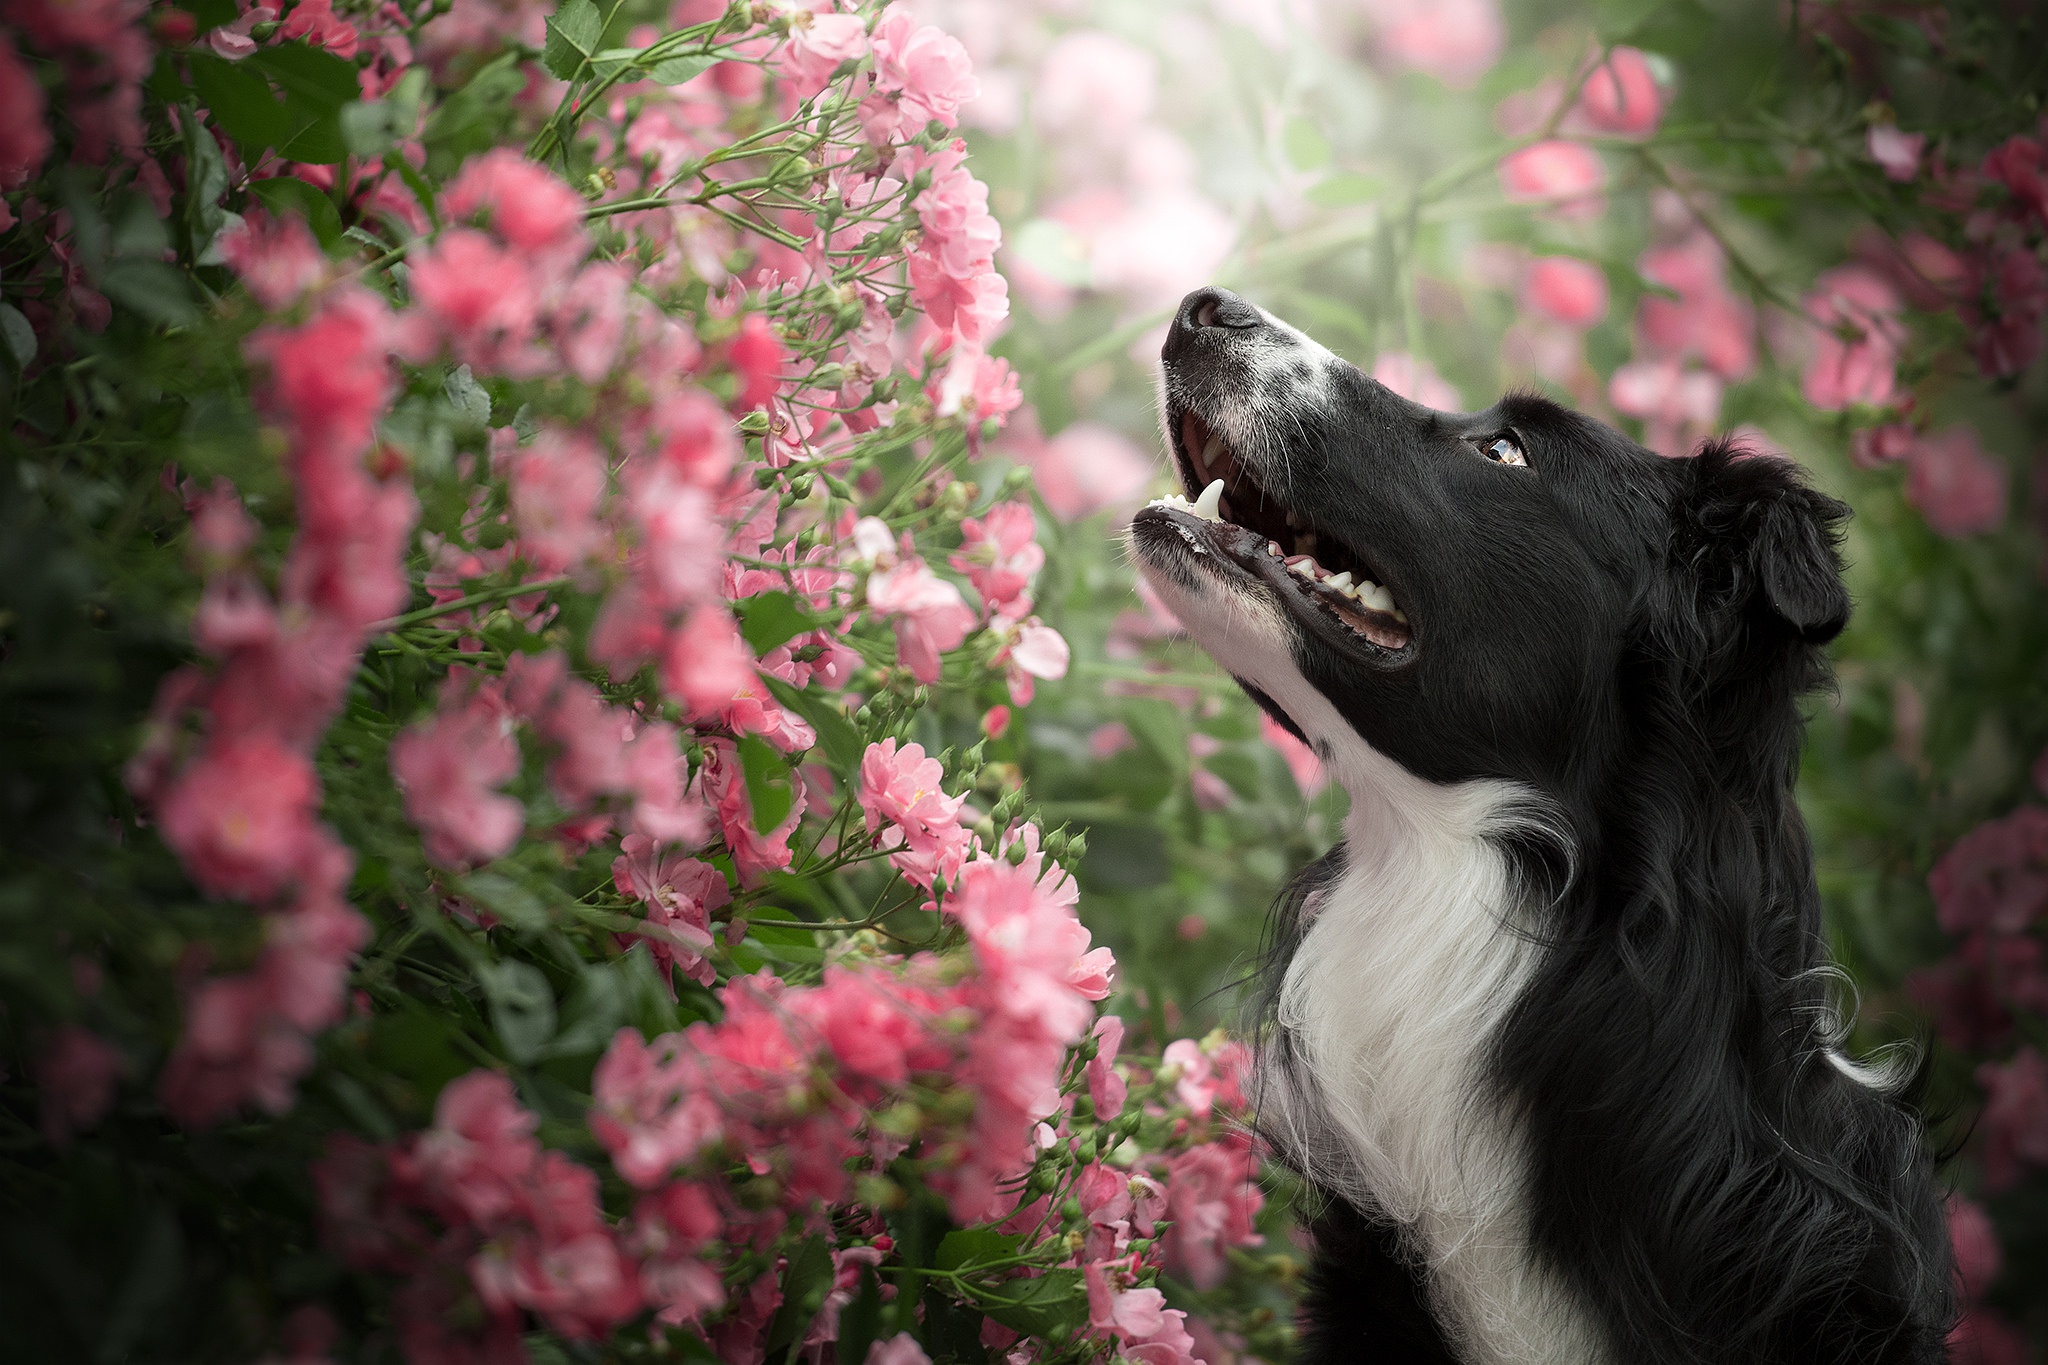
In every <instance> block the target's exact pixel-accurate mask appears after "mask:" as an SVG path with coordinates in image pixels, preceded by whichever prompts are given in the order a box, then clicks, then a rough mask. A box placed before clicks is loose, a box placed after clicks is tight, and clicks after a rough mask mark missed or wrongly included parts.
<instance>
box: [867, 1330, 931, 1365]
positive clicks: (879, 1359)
mask: <svg viewBox="0 0 2048 1365" xmlns="http://www.w3.org/2000/svg"><path fill="white" fill-rule="evenodd" d="M865 1365H932V1358H931V1357H930V1356H928V1355H926V1354H925V1353H924V1348H923V1347H922V1346H919V1345H918V1344H917V1338H915V1337H913V1336H911V1335H910V1333H908V1332H898V1333H897V1334H896V1335H895V1336H893V1337H890V1338H889V1339H888V1340H887V1341H878V1342H876V1343H874V1345H872V1346H870V1347H868V1358H867V1361H866V1362H865Z"/></svg>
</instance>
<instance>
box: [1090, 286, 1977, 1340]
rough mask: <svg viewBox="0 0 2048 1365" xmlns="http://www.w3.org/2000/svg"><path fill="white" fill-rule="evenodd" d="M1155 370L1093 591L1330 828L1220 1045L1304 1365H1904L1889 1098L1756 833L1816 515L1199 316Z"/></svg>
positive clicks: (1549, 418)
mask: <svg viewBox="0 0 2048 1365" xmlns="http://www.w3.org/2000/svg"><path fill="white" fill-rule="evenodd" d="M1163 362H1164V364H1163V370H1164V377H1163V385H1162V401H1161V409H1162V416H1163V418H1164V425H1165V431H1166V439H1167V442H1168V445H1169V447H1170V449H1171V451H1172V455H1173V459H1174V462H1175V465H1176V467H1177V469H1178V472H1179V475H1180V478H1181V481H1182V484H1183V486H1184V487H1185V489H1186V496H1185V497H1180V496H1174V497H1169V498H1164V499H1160V500H1157V501H1155V502H1154V503H1152V504H1151V505H1149V506H1147V507H1146V508H1144V509H1143V510H1141V511H1140V512H1139V513H1138V514H1137V515H1136V516H1135V517H1134V518H1133V519H1132V522H1131V526H1130V529H1129V532H1128V535H1129V542H1130V549H1131V553H1132V556H1133V559H1134V561H1135V563H1136V565H1137V566H1138V569H1139V571H1140V572H1141V573H1142V574H1143V575H1144V576H1145V578H1146V579H1147V580H1148V581H1149V582H1150V584H1151V585H1152V586H1153V588H1154V589H1155V590H1156V591H1157V593H1158V595H1159V596H1160V597H1161V598H1162V599H1163V600H1164V601H1165V603H1166V604H1167V605H1168V606H1169V607H1170V608H1171V609H1172V610H1173V612H1174V613H1175V614H1176V615H1177V616H1178V617H1179V618H1180V620H1181V621H1182V623H1183V624H1184V625H1185V626H1186V627H1187V629H1188V630H1189V631H1190V632H1191V633H1192V635H1193V637H1194V638H1195V640H1196V641H1197V642H1199V643H1200V644H1201V645H1202V646H1203V647H1204V648H1205V649H1206V650H1207V651H1208V652H1209V653H1210V654H1212V655H1213V656H1214V657H1215V658H1216V660H1217V661H1218V663H1220V664H1221V665H1222V666H1223V667H1224V668H1225V669H1227V670H1229V672H1230V673H1231V674H1233V675H1234V676H1235V677H1236V679H1237V680H1238V682H1239V684H1240V685H1241V686H1242V687H1243V688H1244V691H1245V692H1246V694H1247V695H1248V696H1249V697H1250V698H1251V699H1252V700H1253V701H1254V702H1256V703H1257V704H1258V705H1259V706H1260V707H1261V708H1263V709H1264V710H1265V711H1266V712H1267V713H1268V714H1270V715H1271V716H1272V717H1273V718H1274V720H1276V721H1277V722H1278V723H1279V724H1280V725H1282V726H1284V727H1285V728H1286V729H1288V730H1289V731H1291V732H1292V733H1293V734H1294V735H1296V736H1297V737H1298V738H1300V739H1301V740H1303V741H1304V742H1306V743H1307V744H1308V745H1310V746H1311V747H1312V748H1313V749H1314V750H1315V752H1316V753H1317V754H1318V755H1319V756H1320V757H1321V759H1322V761H1323V763H1324V765H1325V768H1326V770H1327V771H1328V772H1329V773H1331V775H1332V776H1333V778H1334V779H1335V780H1336V781H1337V782H1339V783H1341V784H1342V785H1343V786H1344V788H1345V789H1346V790H1347V791H1348V792H1349V794H1350V798H1351V808H1350V813H1349V815H1348V816H1347V818H1346V822H1345V837H1344V839H1343V841H1342V842H1341V843H1340V844H1338V845H1337V847H1336V848H1334V849H1333V850H1332V851H1331V852H1330V853H1329V854H1328V855H1327V856H1326V857H1324V858H1322V859H1321V860H1320V861H1318V862H1317V863H1315V864H1312V865H1311V866H1309V867H1308V868H1306V869H1305V870H1303V871H1302V872H1301V873H1300V874H1299V875H1298V876H1297V877H1296V878H1295V879H1294V881H1293V882H1292V883H1291V885H1290V887H1289V889H1288V891H1287V892H1286V893H1285V894H1284V895H1283V896H1282V898H1281V901H1280V903H1279V905H1278V907H1277V909H1276V912H1275V919H1274V924H1273V926H1272V933H1273V939H1274V947H1273V949H1272V951H1271V953H1270V955H1269V956H1270V963H1269V965H1268V966H1267V967H1266V968H1265V971H1264V976H1263V980H1264V982H1265V983H1266V990H1265V991H1264V993H1263V1002H1264V1003H1263V1008H1262V1012H1261V1018H1262V1020H1263V1022H1262V1024H1261V1026H1260V1028H1259V1030H1258V1036H1259V1063H1258V1067H1257V1074H1256V1079H1255V1090H1256V1095H1255V1103H1256V1122H1257V1124H1258V1127H1259V1129H1260V1131H1261V1132H1262V1134H1263V1135H1264V1136H1265V1137H1266V1138H1267V1139H1268V1141H1269V1142H1270V1144H1271V1145H1272V1147H1273V1148H1274V1150H1275V1152H1276V1153H1277V1154H1278V1155H1279V1157H1280V1158H1281V1159H1282V1160H1283V1161H1285V1162H1286V1163H1287V1164H1288V1165H1290V1166H1291V1167H1293V1168H1294V1169H1295V1170H1297V1171H1298V1172H1299V1173H1300V1174H1301V1175H1302V1176H1303V1177H1304V1179H1305V1180H1306V1181H1307V1182H1308V1184H1309V1186H1310V1188H1311V1189H1312V1191H1314V1192H1315V1194H1316V1195H1317V1196H1318V1197H1319V1199H1320V1202H1321V1204H1322V1211H1321V1212H1320V1214H1318V1215H1317V1216H1315V1217H1314V1219H1313V1221H1312V1225H1311V1231H1312V1236H1313V1242H1314V1247H1315V1253H1314V1260H1313V1263H1312V1265H1311V1267H1310V1270H1309V1274H1308V1277H1307V1283H1306V1287H1305V1293H1304V1296H1303V1302H1302V1306H1301V1318H1300V1331H1301V1335H1300V1340H1301V1347H1300V1358H1301V1359H1302V1360H1303V1361H1305V1362H1309V1365H1324V1363H1325V1362H1328V1363H1330V1365H1334V1363H1335V1362H1367V1363H1374V1362H1384V1363H1385V1365H1410V1363H1411V1362H1433V1363H1438V1365H1441V1363H1442V1362H1452V1361H1456V1362H1463V1363H1464V1365H1505V1362H1545V1363H1546V1365H1550V1363H1554V1365H1567V1363H1569V1365H1647V1363H1650V1362H1655V1363H1657V1365H1663V1363H1664V1362H1679V1363H1685V1365H1691V1363H1692V1362H1701V1363H1705V1362H1715V1365H1722V1363H1732V1362H1745V1363H1747V1362H1786V1365H1790V1363H1791V1362H1799V1365H1822V1363H1829V1362H1843V1363H1844V1365H1847V1363H1848V1362H1855V1363H1856V1365H1872V1363H1873V1362H1886V1363H1889V1362H1915V1363H1916V1365H1917V1363H1919V1362H1935V1361H1939V1360H1941V1359H1942V1358H1943V1341H1944V1337H1945V1335H1946V1333H1947V1330H1948V1328H1949V1326H1950V1324H1951V1322H1952V1320H1953V1317H1954V1314H1955V1307H1954V1302H1953V1290H1952V1287H1951V1281H1952V1264H1951V1262H1952V1253H1951V1250H1950V1247H1949V1243H1948V1236H1947V1232H1946V1223H1945V1218H1944V1213H1943V1206H1942V1199H1941V1194H1940V1191H1939V1190H1938V1189H1937V1185H1936V1178H1935V1172H1934V1168H1933V1167H1934V1163H1933V1161H1932V1159H1931V1158H1930V1157H1929V1155H1927V1153H1926V1151H1925V1144H1924V1141H1923V1133H1922V1127H1921V1122H1920V1119H1919V1117H1918V1114H1917V1111H1916V1108H1915V1103H1914V1099H1913V1097H1912V1095H1911V1094H1910V1093H1908V1092H1909V1091H1911V1090H1912V1089H1913V1088H1914V1085H1915V1082H1914V1081H1913V1079H1912V1077H1911V1076H1902V1075H1901V1074H1899V1073H1900V1072H1901V1071H1905V1072H1916V1071H1917V1068H1916V1067H1915V1066H1914V1065H1913V1064H1912V1060H1911V1058H1907V1059H1905V1061H1906V1064H1905V1065H1904V1066H1903V1067H1900V1066H1897V1065H1892V1066H1887V1065H1883V1064H1880V1063H1877V1062H1866V1063H1859V1062H1855V1061H1852V1060H1850V1059H1849V1058H1848V1056H1847V1055H1846V1054H1845V1052H1844V1051H1843V1048H1842V1043H1843V1036H1844V1032H1845V1029H1844V1026H1843V1024H1842V1022H1841V1018H1842V1011H1841V1008H1840V1006H1839V1004H1838V1000H1837V997H1838V993H1839V990H1840V988H1841V985H1842V982H1843V978H1842V974H1841V973H1840V971H1839V969H1837V968H1835V967H1834V966H1833V965H1832V964H1831V963H1830V960H1829V957H1828V953H1827V949H1826V946H1825V944H1824V942H1823V938H1822V929H1821V922H1820V900H1819V893H1818V890H1817V888H1816V884H1815V879H1814V871H1813V855H1812V849H1811V845H1810V843H1809V841H1808V838H1807V836H1806V832H1805V828H1804V825H1803V824H1802V822H1801V819H1800V816H1799V811H1798V808H1797V806H1796V805H1795V804H1794V800H1793V784H1794V779H1795V776H1796V773H1797V770H1798V762H1799V748H1800V742H1801V738H1802V734H1803V726H1804V722H1803V718H1802V716H1801V713H1800V710H1799V706H1800V701H1801V698H1802V697H1803V696H1805V694H1807V693H1809V692H1811V691H1813V690H1814V689H1816V688H1818V687H1821V686H1823V685H1825V684H1826V683H1827V682H1828V681H1829V680H1830V673H1829V669H1828V664H1827V661H1826V658H1825V656H1824V654H1823V652H1822V647H1823V646H1824V645H1825V644H1826V643H1827V642H1828V641H1829V640H1831V639H1832V638H1833V637H1834V636H1835V635H1836V634H1837V633H1838V632H1840V630H1841V629H1842V627H1843V625H1844V623H1845V622H1846V621H1847V619H1848V616H1849V611H1850V600H1849V596H1848V592H1847V590H1846V588H1845V587H1844V585H1843V581H1842V572H1841V562H1840V558H1839V551H1838V548H1837V547H1838V538H1839V527H1840V524H1841V523H1842V521H1843V520H1844V519H1845V518H1846V516H1847V514H1848V509H1847V508H1846V507H1844V506H1843V505H1842V504H1840V503H1838V502H1836V501H1835V500H1833V499H1831V498H1828V497H1826V496H1824V495H1823V494H1821V493H1819V492H1817V491H1816V490H1814V489H1813V488H1811V487H1810V486H1809V485H1808V484H1807V483H1806V481H1805V480H1804V479H1803V478H1802V477H1801V474H1800V471H1799V470H1798V468H1797V466H1795V465H1794V464H1793V463H1792V462H1791V461H1789V460H1785V459H1781V458H1776V457H1772V456H1765V455H1754V456H1752V455H1748V454H1746V453H1745V452H1743V451H1741V450H1739V449H1736V448H1734V447H1732V446H1730V445H1728V444H1725V443H1722V444H1715V443H1709V444H1708V445H1706V446H1705V447H1703V448H1702V449H1701V450H1700V452H1699V453H1698V454H1696V455H1694V456H1692V457H1690V458H1684V459H1666V458H1663V457H1661V456H1658V455H1654V454H1652V453H1650V452H1649V451H1647V450H1644V449H1643V448H1642V447H1640V446H1638V445H1636V444H1635V443H1634V442H1632V441H1630V440H1628V439H1627V438H1626V437H1625V436H1623V435H1621V434H1620V433H1619V432H1617V431H1615V430H1613V429H1612V428H1610V427H1608V426H1605V425H1604V424H1602V423H1600V422H1598V421H1595V420H1593V419H1592V418H1589V417H1586V416H1584V415H1582V414H1579V413H1576V412H1573V411H1571V410H1569V409H1567V408H1564V407H1561V406H1559V405H1557V404H1555V403H1552V402H1550V401H1548V400H1546V399H1544V398H1542V397H1540V396H1536V395H1534V394H1528V393H1521V394H1511V395H1509V396H1508V397H1506V398H1503V399H1502V400H1501V401H1500V402H1498V403H1497V404H1495V405H1494V406H1493V407H1491V408H1488V409H1487V410H1485V411H1484V412H1477V413H1450V412H1437V411H1434V410H1432V409H1429V408H1426V407H1423V406H1421V405H1420V404H1417V403H1414V402H1411V401H1409V400H1407V399H1405V398H1402V397H1400V396H1398V395H1396V394H1395V393H1393V392H1392V391H1391V390H1389V389H1388V388H1386V387H1385V386H1383V385H1381V384H1379V383H1376V382H1375V381H1373V380H1372V379H1371V378H1369V377H1368V376H1366V375H1365V374H1363V373H1362V372H1360V371H1359V370H1358V369H1356V368H1355V367H1353V366H1352V365H1350V364H1348V363H1346V362H1344V361H1343V360H1341V359H1339V358H1338V357H1337V356H1335V355H1334V354H1332V353H1331V352H1330V351H1328V350H1326V349H1325V348H1323V347H1322V346H1320V345H1318V344H1316V343H1315V342H1314V341H1312V340H1310V339H1309V338H1308V337H1307V336H1305V335H1303V334H1302V333H1301V332H1299V331H1297V330H1295V329H1294V328H1292V327H1290V326H1288V325H1287V324H1285V323H1284V322H1281V321H1279V320H1277V319H1275V318H1273V317H1272V316H1270V315H1268V314H1267V313H1265V312H1264V311H1262V310H1261V309H1259V308H1257V307H1255V306H1253V305H1252V304H1250V303H1248V302H1246V301H1245V300H1243V299H1241V298H1239V297H1237V296H1235V295H1233V294H1230V293H1228V292H1226V291H1223V290H1220V289H1213V288H1211V289H1202V290H1198V291H1196V292H1195V293H1193V294H1190V295H1188V297H1187V298H1186V299H1185V300H1184V301H1183V302H1182V304H1181V306H1180V308H1179V310H1178V313H1177V315H1176V316H1175V318H1174V321H1173V323H1172V325H1171V327H1170V329H1169V333H1168V336H1167V340H1166V343H1165V347H1164V353H1163ZM1890 1060H1891V1061H1892V1062H1894V1063H1896V1062H1898V1061H1899V1060H1900V1059H1898V1058H1892V1059H1890Z"/></svg>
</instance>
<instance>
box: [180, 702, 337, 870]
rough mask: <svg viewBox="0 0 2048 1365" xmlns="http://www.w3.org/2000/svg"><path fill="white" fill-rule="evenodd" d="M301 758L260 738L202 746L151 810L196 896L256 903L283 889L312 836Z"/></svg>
mask: <svg viewBox="0 0 2048 1365" xmlns="http://www.w3.org/2000/svg"><path fill="white" fill-rule="evenodd" d="M317 795H318V791H317V785H316V782H315V779H314V776H313V768H312V765H311V764H310V763H308V762H307V761H306V759H305V757H304V756H303V755H301V754H298V753H296V752H294V751H293V750H291V749H288V748H286V747H284V746H283V745H282V744H279V743H278V742H277V741H276V740H274V739H272V738H270V737H269V736H267V735H263V734H252V735H248V736H245V737H241V738H222V739H217V740H215V741H214V742H213V743H211V744H209V745H208V746H207V747H206V748H205V749H204V750H203V751H202V752H201V753H200V755H199V757H198V758H197V759H196V760H194V761H193V762H192V764H191V765H190V766H188V767H187V768H186V769H185V770H184V771H183V772H182V773H180V774H178V776H177V777H176V779H174V780H173V781H172V783H171V785H170V787H169V788H168V789H167V790H166V791H165V792H164V793H163V794H162V796H161V797H160V798H159V800H158V802H157V821H158V826H159V828H160V829H161V830H162V832H163V837H164V842H165V843H167V844H169V845H170V846H171V848H172V850H173V851H174V852H176V853H177V855H178V860H179V861H180V862H181V863H183V864H184V866H185V871H186V872H187V873H188V874H189V875H190V876H191V878H192V880H193V881H195V882H197V883H198V884H199V886H200V888H201V889H202V890H205V891H207V892H210V893H211V894H213V895H216V896H235V897H239V898H241V899H243V900H262V899H264V898H266V897H269V896H272V895H275V894H276V893H277V892H279V891H281V890H283V889H284V886H285V884H286V882H287V881H288V880H289V879H290V877H291V875H292V873H293V871H294V870H295V869H296V868H297V867H298V866H299V864H300V862H301V860H302V859H303V858H304V856H305V854H306V852H307V849H308V847H309V845H310V844H311V842H312V840H313V839H314V838H315V837H316V836H315V827H314V824H313V809H314V803H315V801H316V799H317Z"/></svg>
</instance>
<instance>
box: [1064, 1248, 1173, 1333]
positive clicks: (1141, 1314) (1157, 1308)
mask: <svg viewBox="0 0 2048 1365" xmlns="http://www.w3.org/2000/svg"><path fill="white" fill-rule="evenodd" d="M1121 1270H1122V1267H1121V1266H1120V1265H1118V1266H1114V1267H1112V1266H1109V1265H1105V1264H1104V1263H1102V1262H1100V1261H1098V1262H1094V1263H1092V1264H1090V1265H1088V1266H1086V1267H1085V1268H1084V1269H1083V1271H1082V1275H1083V1278H1084V1279H1085V1281H1086V1283H1087V1285H1088V1323H1089V1325H1090V1326H1092V1327H1094V1328H1095V1329H1096V1330H1097V1331H1101V1332H1113V1333H1115V1334H1116V1336H1117V1339H1118V1340H1119V1341H1123V1340H1125V1339H1127V1338H1131V1337H1146V1336H1150V1335H1151V1334H1152V1333H1154V1332H1157V1331H1158V1330H1159V1328H1160V1326H1161V1325H1162V1323H1163V1322H1164V1321H1165V1309H1166V1295H1165V1294H1163V1293H1161V1292H1160V1291H1159V1290H1157V1289H1126V1288H1120V1287H1119V1286H1118V1281H1120V1280H1121V1279H1122V1278H1123V1277H1122V1275H1121V1274H1115V1273H1114V1272H1115V1271H1121Z"/></svg>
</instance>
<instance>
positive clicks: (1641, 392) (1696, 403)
mask: <svg viewBox="0 0 2048 1365" xmlns="http://www.w3.org/2000/svg"><path fill="white" fill-rule="evenodd" d="M1607 397H1608V400H1609V401H1610V402H1612V403H1613V404H1614V406H1615V407H1616V408H1617V409H1618V410H1619V411H1621V412H1625V413H1627V414H1628V415H1629V416H1631V417H1639V418H1641V419H1642V421H1643V444H1644V445H1646V446H1648V447H1650V449H1652V450H1654V451H1656V452H1657V453H1658V454H1660V455H1671V456H1678V455H1683V454H1685V453H1686V451H1687V450H1688V449H1689V448H1690V447H1691V446H1692V445H1693V443H1694V442H1695V441H1697V440H1698V438H1699V437H1700V436H1702V435H1704V434H1705V433H1706V430H1707V428H1709V427H1711V426H1712V425H1713V423H1714V421H1715V419H1716V418H1718V417H1719V416H1720V415H1721V381H1720V379H1718V378H1717V377H1715V376H1714V375H1713V374H1711V373H1709V372H1707V371H1705V370H1694V369H1687V368H1686V367H1685V366H1684V365H1683V364H1682V363H1681V362H1680V361H1678V360H1676V359H1662V360H1655V359H1653V360H1632V361H1630V362H1629V363H1628V364H1626V365H1623V366H1622V367H1621V368H1620V369H1617V370H1616V371H1615V372H1614V377H1613V378H1612V379H1610V380H1609V381H1608V384H1607Z"/></svg>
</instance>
